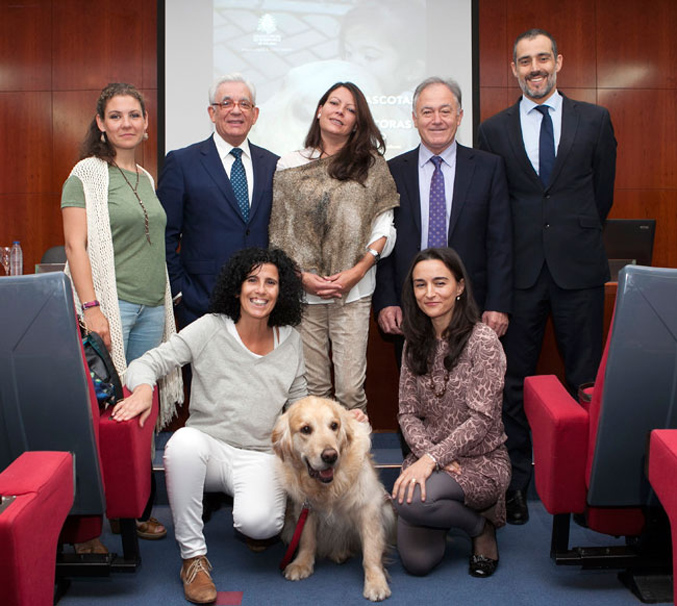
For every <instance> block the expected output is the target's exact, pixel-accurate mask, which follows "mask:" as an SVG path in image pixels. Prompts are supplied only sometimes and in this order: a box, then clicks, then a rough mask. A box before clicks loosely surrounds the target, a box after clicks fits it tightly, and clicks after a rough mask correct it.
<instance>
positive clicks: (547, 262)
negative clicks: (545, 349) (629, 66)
mask: <svg viewBox="0 0 677 606" xmlns="http://www.w3.org/2000/svg"><path fill="white" fill-rule="evenodd" d="M561 67H562V56H561V55H559V54H558V53H557V44H556V42H555V40H554V39H553V37H552V36H551V35H550V34H549V33H547V32H545V31H543V30H538V29H533V30H529V31H527V32H525V33H524V34H522V35H520V36H519V37H518V38H517V40H516V42H515V45H514V51H513V62H512V71H513V74H514V75H515V77H516V78H517V80H518V81H519V85H520V88H521V89H522V92H523V93H524V94H523V96H522V98H521V99H520V100H519V101H518V102H517V103H516V104H515V105H513V106H512V107H509V108H508V109H506V110H504V111H503V112H501V113H499V114H497V115H495V116H493V117H492V118H489V119H488V120H486V121H485V122H483V123H482V124H481V125H480V131H479V145H480V148H481V149H485V150H487V151H490V152H493V153H495V154H499V155H501V156H502V157H503V159H504V160H505V166H506V174H507V177H508V188H509V191H510V203H511V207H512V217H513V229H514V231H513V242H514V250H515V256H514V259H515V267H514V271H515V274H514V275H515V291H514V294H513V310H512V311H513V313H512V316H511V320H510V328H509V329H508V331H507V333H506V336H505V338H504V340H503V346H504V348H505V352H506V356H507V359H508V370H507V374H506V384H505V391H504V402H503V420H504V424H505V429H506V433H507V435H508V442H507V446H508V450H509V452H510V459H511V462H512V469H513V472H512V482H511V485H510V490H509V491H508V495H507V496H508V499H507V506H508V522H510V523H513V524H523V523H525V522H526V521H527V520H528V518H529V511H528V508H527V503H526V489H527V487H528V485H529V482H530V479H531V467H532V453H531V435H530V431H529V424H528V422H527V419H526V416H525V414H524V403H523V387H524V377H526V376H529V375H532V374H534V373H535V371H536V364H537V362H538V357H539V354H540V351H541V347H542V343H543V333H544V329H545V324H546V320H547V317H548V315H549V314H551V315H552V319H553V325H554V328H555V336H556V339H557V344H558V346H559V348H560V351H561V353H562V355H563V358H564V365H565V372H566V380H567V383H568V386H569V389H570V391H571V392H572V393H573V394H575V393H576V391H577V389H578V386H579V385H580V384H581V383H585V382H588V381H593V380H594V379H595V374H596V371H597V367H598V365H599V361H600V358H601V354H602V333H603V316H604V283H605V282H606V281H607V280H608V279H609V267H608V262H607V258H606V255H605V252H604V245H603V242H602V227H603V225H604V221H605V220H606V217H607V214H608V213H609V210H610V209H611V205H612V203H613V189H614V178H615V167H616V139H615V137H614V132H613V128H612V126H611V119H610V117H609V112H608V111H607V110H606V109H604V108H602V107H598V106H596V105H592V104H589V103H582V102H580V101H573V100H571V99H568V98H567V97H565V96H563V95H561V94H560V93H559V92H558V91H557V89H556V82H557V72H559V70H560V68H561Z"/></svg>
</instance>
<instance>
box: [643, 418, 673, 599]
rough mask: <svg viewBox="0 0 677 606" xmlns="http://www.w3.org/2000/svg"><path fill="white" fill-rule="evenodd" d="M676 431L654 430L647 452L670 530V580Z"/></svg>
mask: <svg viewBox="0 0 677 606" xmlns="http://www.w3.org/2000/svg"><path fill="white" fill-rule="evenodd" d="M676 478H677V431H675V430H670V429H656V430H654V431H652V432H651V445H650V452H649V481H650V482H651V486H652V487H653V489H654V490H655V491H656V494H657V495H658V498H659V499H660V501H661V503H662V504H663V507H664V508H665V511H666V513H667V514H668V517H669V518H670V526H671V529H672V570H673V574H672V578H673V582H674V579H675V576H676V573H677V560H676V559H675V548H676V547H677V481H676ZM673 591H674V596H673V601H675V602H677V587H673Z"/></svg>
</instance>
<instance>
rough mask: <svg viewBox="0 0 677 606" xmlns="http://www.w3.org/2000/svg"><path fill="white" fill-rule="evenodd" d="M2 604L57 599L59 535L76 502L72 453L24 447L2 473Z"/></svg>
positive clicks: (37, 604) (36, 605) (27, 605)
mask: <svg viewBox="0 0 677 606" xmlns="http://www.w3.org/2000/svg"><path fill="white" fill-rule="evenodd" d="M0 495H3V496H9V495H13V496H16V498H15V499H14V500H13V501H12V502H11V503H10V504H9V505H8V506H7V507H6V509H4V511H2V512H1V513H0V603H2V604H3V605H5V606H19V605H20V606H44V605H45V604H51V603H52V602H53V599H54V571H55V563H56V548H57V539H58V537H59V533H60V531H61V526H62V524H63V522H64V520H65V519H66V516H67V515H68V512H69V511H70V509H71V506H72V505H73V457H72V456H71V455H70V453H66V452H25V453H24V454H22V455H21V456H20V457H19V458H17V459H16V460H15V461H14V462H13V463H12V464H11V465H10V466H9V467H7V468H6V469H5V470H4V471H3V472H2V473H0Z"/></svg>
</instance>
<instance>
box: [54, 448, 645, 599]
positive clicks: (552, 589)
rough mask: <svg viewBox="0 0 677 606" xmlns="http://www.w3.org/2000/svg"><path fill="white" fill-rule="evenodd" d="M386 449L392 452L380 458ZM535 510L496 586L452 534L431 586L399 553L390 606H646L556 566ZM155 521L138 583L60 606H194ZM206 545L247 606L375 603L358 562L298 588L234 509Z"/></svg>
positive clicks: (576, 537)
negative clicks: (239, 532)
mask: <svg viewBox="0 0 677 606" xmlns="http://www.w3.org/2000/svg"><path fill="white" fill-rule="evenodd" d="M393 439H394V440H395V442H393V441H392V440H393ZM396 439H397V438H393V437H392V436H391V437H388V436H385V437H382V438H379V437H378V435H377V436H375V443H374V446H375V458H376V459H377V461H382V462H388V463H389V462H391V460H392V461H396V460H397V458H398V456H399V455H398V452H399V446H398V445H397V442H396ZM162 445H163V444H162ZM381 448H383V450H384V451H388V450H390V452H380V450H379V449H381ZM393 450H395V452H394V451H393ZM393 471H394V470H386V471H385V472H382V477H383V479H384V483H386V484H390V483H391V482H392V479H394V477H396V476H395V475H394V474H393V473H391V472H393ZM384 474H385V476H387V477H384ZM391 478H392V479H391ZM529 505H530V513H531V519H530V520H529V522H528V524H526V525H524V526H506V527H505V528H502V529H500V530H499V533H498V542H499V549H500V555H501V562H500V565H499V567H498V570H497V572H496V574H495V575H494V576H493V577H491V578H489V579H475V578H472V577H470V576H469V575H468V573H467V561H468V555H469V553H470V540H469V538H467V537H466V536H465V535H462V534H454V533H450V534H449V538H448V547H447V554H446V557H445V559H444V560H443V561H442V563H441V564H440V565H439V566H438V567H437V568H436V569H435V570H434V571H433V572H432V573H431V574H430V575H428V576H427V577H423V578H419V577H412V576H410V575H408V574H407V573H406V572H405V571H404V570H403V568H402V566H401V564H400V562H399V558H398V556H397V552H396V551H394V552H393V554H392V556H391V563H390V564H389V566H388V570H389V573H390V577H391V583H390V586H391V589H392V592H393V595H392V597H391V598H389V599H388V600H387V601H386V602H385V603H386V604H388V605H389V606H397V605H406V606H414V605H418V604H426V605H429V606H433V605H438V604H440V605H441V604H454V605H456V606H465V605H468V606H497V605H504V604H516V605H517V604H519V605H521V606H578V605H587V604H590V605H593V604H594V606H626V605H627V606H630V605H633V606H636V605H637V604H640V603H641V602H640V601H639V600H638V599H637V598H635V597H634V596H633V595H632V594H631V593H630V592H629V591H628V590H626V589H625V588H624V587H623V586H622V585H621V584H620V582H619V581H618V580H617V578H616V574H617V572H616V571H583V570H581V569H579V568H577V567H562V566H555V564H554V563H553V562H552V561H551V560H550V557H549V550H550V530H551V523H552V517H551V516H550V515H549V514H548V513H547V512H546V511H545V509H544V508H543V506H542V504H541V503H540V502H539V501H538V500H531V501H530V503H529ZM154 515H155V516H156V517H157V518H158V519H159V520H160V521H161V522H162V523H164V524H165V525H166V526H167V527H168V529H169V535H168V537H167V538H165V539H163V540H161V541H141V553H142V557H143V564H142V566H141V569H140V570H139V572H137V573H136V574H133V575H125V574H116V575H113V576H112V577H111V578H109V579H102V580H98V579H97V580H91V579H81V580H80V579H78V580H74V581H73V583H72V585H71V587H70V589H69V591H68V593H67V594H66V596H64V597H63V598H62V600H61V601H60V603H59V604H60V605H61V606H84V605H90V604H97V605H99V606H123V605H124V606H135V605H136V604H138V605H141V604H144V605H155V604H158V605H162V606H172V605H174V604H176V605H182V606H183V605H185V604H187V602H186V601H185V599H184V597H183V589H182V585H181V582H180V580H179V568H180V558H179V551H178V548H177V546H176V543H175V542H174V541H173V539H172V536H173V529H172V522H171V514H170V511H169V507H168V506H167V505H158V506H156V508H155V510H154ZM107 530H108V529H107V525H106V533H105V534H104V536H103V538H102V540H103V542H104V543H105V544H106V545H107V546H108V548H109V549H110V550H111V551H116V550H118V551H119V550H121V547H120V538H119V537H118V536H115V535H111V534H109V533H108V532H107ZM205 535H206V538H207V544H208V546H209V554H208V557H209V559H210V561H211V563H212V565H213V566H214V570H213V573H212V575H213V578H214V581H215V583H216V586H217V588H218V590H219V591H220V592H242V601H241V604H242V605H243V606H250V605H256V606H258V605H263V604H266V605H268V604H270V605H276V604H280V605H294V606H311V605H312V606H324V605H327V606H329V605H331V606H334V605H335V604H351V605H352V604H367V603H368V602H367V601H366V600H365V599H364V598H362V584H363V575H362V568H361V563H360V559H359V558H353V559H352V560H350V561H349V562H347V563H346V564H343V565H340V566H339V565H337V564H334V563H332V562H329V561H327V560H321V561H319V562H318V563H317V564H316V568H315V574H314V575H313V576H311V577H310V578H309V579H306V580H304V581H299V582H291V581H287V580H286V579H285V578H284V577H283V576H282V575H281V573H280V572H279V571H278V563H279V561H280V560H281V558H282V556H283V553H284V547H283V545H282V544H281V543H278V544H276V545H274V546H272V547H271V548H269V549H268V550H267V551H265V552H264V553H260V554H254V553H252V552H251V551H250V550H249V549H248V548H247V547H246V545H245V544H244V543H243V542H242V541H241V540H239V539H238V538H237V537H236V533H235V532H234V531H233V528H232V516H231V510H230V508H229V507H225V508H223V509H221V510H219V511H217V512H216V513H215V514H214V515H213V517H212V519H211V521H210V522H209V523H208V524H207V525H206V526H205ZM571 538H572V542H571V544H572V545H576V546H596V545H607V544H611V543H614V542H615V543H618V542H617V541H614V540H613V539H611V538H609V537H604V536H602V535H598V534H597V533H594V532H591V531H588V530H585V529H583V528H580V527H578V526H576V525H575V524H572V529H571ZM236 597H237V596H236ZM238 603H239V602H238V601H234V602H233V601H230V602H229V601H224V602H223V604H238Z"/></svg>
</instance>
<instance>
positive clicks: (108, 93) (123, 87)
mask: <svg viewBox="0 0 677 606" xmlns="http://www.w3.org/2000/svg"><path fill="white" fill-rule="evenodd" d="M120 96H123V97H133V98H134V99H136V100H137V101H138V102H139V104H140V105H141V111H142V112H143V115H144V116H145V115H146V114H147V113H148V112H147V111H146V101H145V99H144V98H143V95H142V94H141V92H140V91H139V89H138V88H136V86H134V85H133V84H127V83H126V82H112V83H111V84H108V85H107V86H106V87H105V88H104V89H103V90H102V91H101V94H100V95H99V98H98V100H97V102H96V115H95V116H94V117H93V118H92V121H91V122H90V123H89V127H88V128H87V134H86V135H85V138H84V140H83V142H82V144H81V145H80V160H84V159H85V158H91V157H92V156H94V157H95V158H99V159H100V160H105V161H106V162H108V163H109V164H110V163H112V162H114V161H115V148H114V147H113V146H112V145H111V144H110V143H109V142H108V137H107V136H106V135H105V133H103V132H102V131H101V130H99V125H98V124H97V123H96V116H99V118H101V119H102V120H103V119H104V118H105V117H106V106H107V105H108V102H109V101H110V100H111V99H112V98H113V97H120ZM101 135H104V136H103V138H102V137H101Z"/></svg>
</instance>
